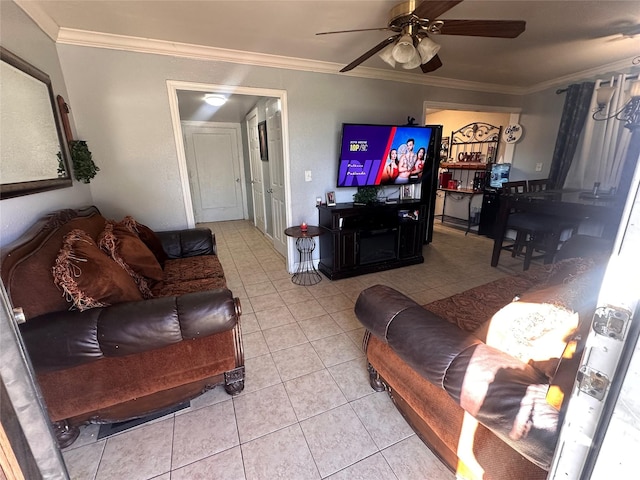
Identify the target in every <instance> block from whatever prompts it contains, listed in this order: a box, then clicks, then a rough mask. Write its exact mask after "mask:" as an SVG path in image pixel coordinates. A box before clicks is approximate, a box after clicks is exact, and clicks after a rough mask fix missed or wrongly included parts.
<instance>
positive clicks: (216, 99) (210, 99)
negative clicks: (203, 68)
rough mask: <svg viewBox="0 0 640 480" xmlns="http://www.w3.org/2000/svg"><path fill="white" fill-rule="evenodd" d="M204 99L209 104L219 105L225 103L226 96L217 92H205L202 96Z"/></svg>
mask: <svg viewBox="0 0 640 480" xmlns="http://www.w3.org/2000/svg"><path fill="white" fill-rule="evenodd" d="M204 101H205V102H207V103H208V104H209V105H213V106H214V107H221V106H222V105H224V104H225V103H227V97H225V96H224V95H220V94H219V93H207V94H206V95H205V96H204Z"/></svg>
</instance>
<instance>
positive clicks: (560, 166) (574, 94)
mask: <svg viewBox="0 0 640 480" xmlns="http://www.w3.org/2000/svg"><path fill="white" fill-rule="evenodd" d="M594 86H595V84H594V83H593V82H584V83H580V84H573V85H569V87H568V88H567V96H566V98H565V101H564V109H563V110H562V119H561V120H560V128H558V137H557V138H556V147H555V150H554V151H553V158H552V160H551V168H550V171H549V185H550V186H551V188H562V187H563V186H564V181H565V179H566V178H567V173H569V167H570V166H571V162H572V161H573V156H574V155H575V153H576V149H577V147H578V140H579V139H580V133H581V132H582V129H583V128H584V124H585V121H586V119H587V115H588V114H589V104H590V103H591V96H592V95H593V88H594Z"/></svg>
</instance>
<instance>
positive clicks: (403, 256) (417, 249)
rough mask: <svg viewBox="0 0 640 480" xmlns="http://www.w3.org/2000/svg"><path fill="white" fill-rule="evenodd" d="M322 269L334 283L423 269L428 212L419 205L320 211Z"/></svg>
mask: <svg viewBox="0 0 640 480" xmlns="http://www.w3.org/2000/svg"><path fill="white" fill-rule="evenodd" d="M318 209H319V216H320V227H322V228H323V229H324V231H325V233H324V234H323V235H320V263H319V265H318V270H320V272H322V273H323V274H324V275H326V276H327V277H328V278H329V279H331V280H337V279H340V278H347V277H353V276H356V275H362V274H365V273H372V272H378V271H382V270H389V269H392V268H398V267H404V266H407V265H414V264H416V263H423V262H424V257H423V256H422V244H423V243H424V239H425V234H426V223H427V222H426V218H427V208H426V206H425V205H423V204H422V203H420V201H419V200H400V201H397V202H394V203H376V204H373V205H354V204H353V203H338V204H337V205H336V206H333V207H328V206H326V205H321V206H319V207H318Z"/></svg>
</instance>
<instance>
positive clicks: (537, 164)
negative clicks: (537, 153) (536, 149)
mask: <svg viewBox="0 0 640 480" xmlns="http://www.w3.org/2000/svg"><path fill="white" fill-rule="evenodd" d="M541 171H542V163H536V172H541Z"/></svg>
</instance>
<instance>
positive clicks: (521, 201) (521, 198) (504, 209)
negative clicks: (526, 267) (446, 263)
mask: <svg viewBox="0 0 640 480" xmlns="http://www.w3.org/2000/svg"><path fill="white" fill-rule="evenodd" d="M623 205H624V201H623V199H621V198H620V196H616V195H615V194H614V193H609V192H606V193H604V192H596V191H593V190H581V189H551V190H543V191H540V192H525V193H515V194H502V195H501V196H500V208H499V210H498V216H497V218H496V223H495V231H494V233H495V236H494V242H493V253H492V255H491V266H492V267H497V266H498V261H499V260H500V252H501V250H502V242H503V239H504V237H505V235H506V233H507V230H508V228H507V222H508V219H509V215H510V214H511V213H513V212H535V213H543V214H546V215H553V216H557V217H563V218H568V219H572V220H576V221H584V220H589V221H594V222H597V223H599V224H600V225H601V226H602V235H601V236H602V237H603V238H607V239H613V238H614V237H615V235H616V233H617V231H618V225H619V223H620V215H621V213H622V208H623Z"/></svg>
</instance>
